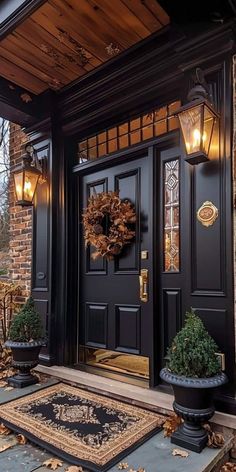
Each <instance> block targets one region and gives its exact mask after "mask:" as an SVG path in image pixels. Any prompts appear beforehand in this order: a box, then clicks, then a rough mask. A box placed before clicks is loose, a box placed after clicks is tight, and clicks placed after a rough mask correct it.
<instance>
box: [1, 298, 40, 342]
mask: <svg viewBox="0 0 236 472" xmlns="http://www.w3.org/2000/svg"><path fill="white" fill-rule="evenodd" d="M42 335H43V327H42V322H41V317H40V315H39V313H38V312H37V310H36V308H35V306H34V300H33V298H32V297H29V298H28V300H27V301H26V303H25V304H24V305H23V307H22V308H21V310H20V311H19V313H18V314H17V315H16V316H15V317H14V319H13V321H12V324H11V327H10V331H9V339H10V340H11V341H16V342H31V341H37V340H39V339H41V338H42Z"/></svg>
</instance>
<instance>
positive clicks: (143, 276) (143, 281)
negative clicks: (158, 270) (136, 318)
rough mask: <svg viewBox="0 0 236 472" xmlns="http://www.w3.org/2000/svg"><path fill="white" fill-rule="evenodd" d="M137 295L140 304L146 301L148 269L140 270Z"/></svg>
mask: <svg viewBox="0 0 236 472" xmlns="http://www.w3.org/2000/svg"><path fill="white" fill-rule="evenodd" d="M139 293H140V300H141V301H142V302H145V303H146V302H147V301H148V269H141V271H140V275H139Z"/></svg>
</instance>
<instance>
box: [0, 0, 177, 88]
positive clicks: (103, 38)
mask: <svg viewBox="0 0 236 472" xmlns="http://www.w3.org/2000/svg"><path fill="white" fill-rule="evenodd" d="M168 23H169V17H168V15H167V13H166V12H165V10H164V9H163V8H162V7H161V6H160V4H159V3H158V2H157V1H156V0H112V1H111V0H79V1H78V0H48V1H46V2H45V3H44V4H43V5H42V6H41V7H40V8H38V10H36V11H35V12H34V13H33V14H32V15H31V16H30V17H28V18H27V19H26V20H24V21H23V22H22V23H21V24H20V25H18V26H17V27H16V29H15V30H14V31H13V32H11V33H10V34H9V35H8V36H6V37H5V38H4V39H3V40H2V41H1V42H0V75H1V76H2V77H4V78H5V79H7V80H9V81H11V82H13V83H15V84H17V85H19V86H21V87H23V88H25V89H26V90H28V91H29V92H32V93H34V94H37V95H38V94H40V93H41V92H44V91H45V90H47V89H53V90H59V89H61V88H62V87H63V86H65V85H67V84H69V83H70V82H72V81H74V80H75V79H78V78H79V77H81V76H83V75H84V74H86V73H87V72H89V71H91V70H93V69H95V68H96V67H98V66H99V65H101V64H103V63H105V62H106V61H108V60H109V59H111V58H112V57H114V56H116V55H118V54H120V53H121V52H122V51H125V50H126V49H128V48H129V47H131V46H133V45H134V44H136V43H138V42H139V41H141V40H142V39H144V38H146V37H148V36H149V35H151V34H152V33H154V32H156V31H158V30H159V29H161V28H162V27H163V26H165V25H167V24H168Z"/></svg>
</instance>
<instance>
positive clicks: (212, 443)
mask: <svg viewBox="0 0 236 472" xmlns="http://www.w3.org/2000/svg"><path fill="white" fill-rule="evenodd" d="M203 427H204V428H205V429H206V431H207V435H208V441H207V446H208V447H212V448H218V447H222V446H223V445H224V443H225V439H224V436H223V434H221V433H217V432H215V431H212V429H211V426H210V425H209V424H208V423H206V424H204V425H203Z"/></svg>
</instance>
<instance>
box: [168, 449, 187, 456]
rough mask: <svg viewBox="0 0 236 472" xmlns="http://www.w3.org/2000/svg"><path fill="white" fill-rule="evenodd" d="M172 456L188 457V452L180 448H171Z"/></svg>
mask: <svg viewBox="0 0 236 472" xmlns="http://www.w3.org/2000/svg"><path fill="white" fill-rule="evenodd" d="M172 456H180V457H188V456H189V453H188V452H187V451H182V449H173V451H172Z"/></svg>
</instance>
